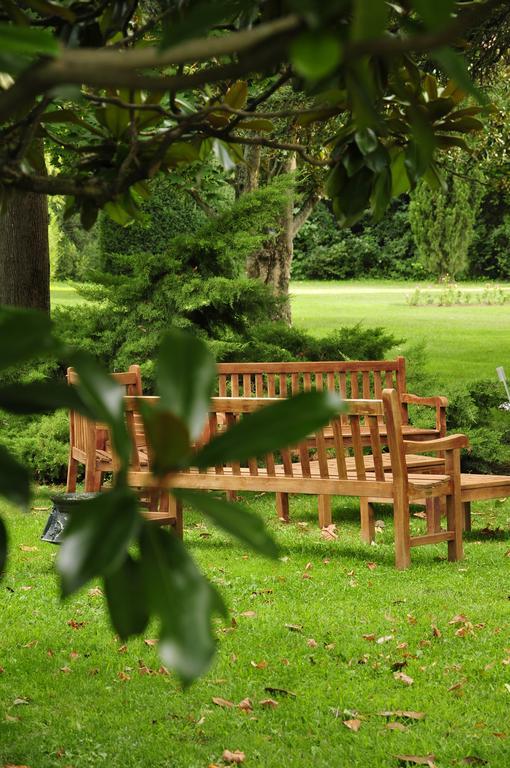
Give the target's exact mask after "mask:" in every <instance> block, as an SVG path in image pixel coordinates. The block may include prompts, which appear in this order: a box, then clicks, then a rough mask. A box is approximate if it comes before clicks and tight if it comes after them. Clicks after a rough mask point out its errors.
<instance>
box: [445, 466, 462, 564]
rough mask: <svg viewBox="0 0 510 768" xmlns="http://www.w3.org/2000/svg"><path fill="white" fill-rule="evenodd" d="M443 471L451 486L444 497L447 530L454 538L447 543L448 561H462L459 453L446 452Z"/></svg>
mask: <svg viewBox="0 0 510 768" xmlns="http://www.w3.org/2000/svg"><path fill="white" fill-rule="evenodd" d="M445 470H446V474H448V475H450V477H451V480H452V485H453V488H452V494H451V495H450V496H447V497H446V519H447V528H448V530H449V531H453V532H454V538H453V539H452V541H449V542H448V560H462V558H463V557H464V548H463V544H462V528H463V517H464V510H463V508H462V501H461V487H460V452H459V451H447V453H446V460H445Z"/></svg>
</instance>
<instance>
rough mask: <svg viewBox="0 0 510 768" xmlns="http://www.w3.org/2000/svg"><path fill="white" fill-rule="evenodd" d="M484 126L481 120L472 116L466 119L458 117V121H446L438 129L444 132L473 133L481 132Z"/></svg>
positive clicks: (466, 116)
mask: <svg viewBox="0 0 510 768" xmlns="http://www.w3.org/2000/svg"><path fill="white" fill-rule="evenodd" d="M483 127H484V125H483V123H482V121H481V120H478V119H477V118H476V117H472V116H471V115H465V116H464V117H458V119H455V120H454V119H447V120H444V121H443V122H442V123H441V125H440V126H438V128H440V129H441V130H442V131H458V132H459V133H472V132H473V131H481V130H482V129H483Z"/></svg>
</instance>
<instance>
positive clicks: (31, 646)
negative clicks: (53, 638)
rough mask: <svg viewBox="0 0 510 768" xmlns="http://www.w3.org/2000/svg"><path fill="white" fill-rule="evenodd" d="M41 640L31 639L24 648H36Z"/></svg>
mask: <svg viewBox="0 0 510 768" xmlns="http://www.w3.org/2000/svg"><path fill="white" fill-rule="evenodd" d="M38 642H39V640H30V641H29V642H28V643H25V645H23V646H22V648H35V647H36V645H37V644H38Z"/></svg>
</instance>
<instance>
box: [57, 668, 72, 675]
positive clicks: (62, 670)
mask: <svg viewBox="0 0 510 768" xmlns="http://www.w3.org/2000/svg"><path fill="white" fill-rule="evenodd" d="M59 669H60V671H61V672H65V673H66V674H67V673H68V672H70V671H71V667H59Z"/></svg>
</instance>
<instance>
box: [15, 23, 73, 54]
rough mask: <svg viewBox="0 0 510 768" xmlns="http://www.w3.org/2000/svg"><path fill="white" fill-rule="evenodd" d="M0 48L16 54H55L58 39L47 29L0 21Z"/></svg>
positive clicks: (56, 52)
mask: <svg viewBox="0 0 510 768" xmlns="http://www.w3.org/2000/svg"><path fill="white" fill-rule="evenodd" d="M0 50H1V51H2V53H12V54H15V55H17V56H38V55H39V54H43V55H45V56H56V55H57V54H58V51H59V48H58V41H57V40H56V39H55V38H54V37H53V35H52V34H51V32H50V31H49V30H47V29H38V28H36V27H25V26H23V27H20V26H18V25H16V24H6V23H5V22H0Z"/></svg>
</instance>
